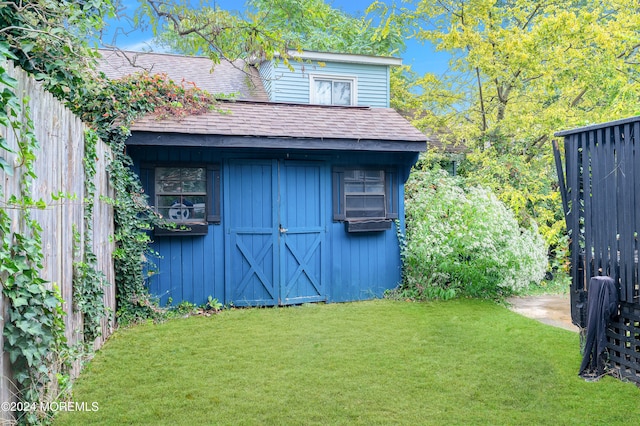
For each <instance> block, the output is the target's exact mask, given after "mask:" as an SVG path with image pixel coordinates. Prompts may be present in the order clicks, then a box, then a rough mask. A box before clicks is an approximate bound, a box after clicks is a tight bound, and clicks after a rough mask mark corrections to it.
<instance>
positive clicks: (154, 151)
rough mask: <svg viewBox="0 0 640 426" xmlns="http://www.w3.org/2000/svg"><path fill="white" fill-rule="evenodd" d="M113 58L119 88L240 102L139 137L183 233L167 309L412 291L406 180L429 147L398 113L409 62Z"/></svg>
mask: <svg viewBox="0 0 640 426" xmlns="http://www.w3.org/2000/svg"><path fill="white" fill-rule="evenodd" d="M101 53H102V55H103V58H102V60H101V64H100V69H101V71H103V72H104V73H105V74H106V75H107V77H109V78H119V77H122V76H125V75H128V74H132V73H135V72H137V71H139V70H141V69H146V70H150V71H151V72H152V73H166V74H167V75H168V77H169V78H171V79H172V80H174V81H176V82H180V81H191V82H194V83H195V84H196V86H197V87H199V88H202V89H205V90H207V91H208V92H209V93H227V94H231V93H234V94H235V95H236V98H235V100H233V101H221V102H220V105H219V106H220V109H221V110H222V111H211V112H208V113H205V114H202V115H194V116H188V117H185V118H183V119H181V120H179V121H178V120H174V119H162V120H158V119H157V118H156V117H153V116H147V117H144V118H142V119H140V120H138V121H136V122H135V123H134V124H133V126H132V127H131V132H132V134H131V137H130V138H129V140H128V141H127V150H128V153H129V155H130V156H131V158H132V159H133V162H134V168H135V170H136V172H137V173H139V176H140V178H141V181H142V183H143V186H144V188H145V190H146V192H147V194H148V196H149V202H150V204H151V205H153V206H154V208H155V209H157V211H158V213H160V214H162V215H163V217H165V218H169V219H170V220H171V221H174V222H175V223H176V224H177V225H178V228H177V229H176V230H162V229H156V230H155V231H154V234H153V240H154V242H153V249H154V250H155V251H156V252H157V253H159V257H158V259H156V260H155V263H156V265H157V270H156V271H155V274H153V275H152V276H151V278H150V282H149V285H150V290H151V293H152V294H155V295H157V296H158V297H159V299H160V303H161V305H165V304H167V303H168V302H169V301H172V302H173V303H174V304H175V303H179V302H181V301H188V302H191V303H196V304H203V303H205V302H206V301H207V298H208V297H209V296H211V297H213V298H217V299H218V300H219V301H220V302H222V303H225V304H234V305H236V306H268V305H289V304H299V303H306V302H318V301H325V302H344V301H353V300H362V299H370V298H374V297H379V296H381V295H382V294H383V293H384V291H385V290H387V289H391V288H393V287H395V286H396V285H397V284H398V283H399V281H400V279H401V260H400V249H399V241H398V236H397V233H398V230H400V231H402V230H403V229H404V205H403V199H404V182H405V181H406V179H407V177H408V175H409V171H410V169H411V167H412V165H413V164H414V163H415V162H416V160H417V158H418V155H419V153H420V152H422V151H424V150H425V149H426V142H427V140H426V139H427V138H426V137H425V136H424V135H423V134H422V133H421V132H419V131H418V130H417V129H415V128H414V127H413V126H412V125H411V124H410V123H409V122H407V121H406V120H405V119H404V118H402V117H401V116H400V115H399V114H398V113H397V112H395V111H394V110H393V109H391V108H389V91H390V88H389V72H390V67H391V66H394V65H399V64H400V60H399V59H397V58H388V57H374V56H364V55H350V54H349V55H347V54H335V53H322V52H303V53H301V54H299V56H300V57H299V58H298V60H296V61H292V63H291V64H292V65H293V68H294V69H293V70H290V69H288V68H287V67H286V66H284V65H282V64H281V63H280V64H278V63H276V62H274V61H265V62H262V63H259V64H253V65H251V64H247V63H244V62H241V61H238V62H234V63H233V64H232V63H228V62H222V63H221V64H219V65H216V66H215V68H214V67H213V63H212V62H211V61H210V60H209V59H207V58H202V57H186V56H179V55H170V54H154V53H144V54H142V53H132V52H125V53H124V54H126V55H127V56H129V59H125V57H124V54H123V53H122V52H112V51H102V52H101ZM134 65H135V66H134ZM138 67H140V68H138ZM212 70H213V72H212ZM394 222H395V223H397V227H396V225H395V224H394ZM183 228H184V229H186V230H183Z"/></svg>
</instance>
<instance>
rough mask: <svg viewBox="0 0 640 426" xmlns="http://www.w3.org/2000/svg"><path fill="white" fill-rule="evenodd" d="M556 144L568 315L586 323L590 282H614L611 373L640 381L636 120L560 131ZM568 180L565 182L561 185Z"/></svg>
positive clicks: (639, 146)
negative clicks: (566, 241) (616, 309)
mask: <svg viewBox="0 0 640 426" xmlns="http://www.w3.org/2000/svg"><path fill="white" fill-rule="evenodd" d="M557 136H563V137H564V151H565V161H564V170H563V165H562V162H561V159H560V152H559V149H558V147H557V145H555V144H554V151H555V155H556V165H557V167H558V176H559V178H560V189H561V192H562V195H563V197H562V198H563V205H564V210H565V215H566V223H567V230H568V232H569V238H570V252H571V277H572V284H571V293H570V294H571V317H572V320H573V322H574V323H575V324H576V325H578V326H580V327H582V328H584V327H586V326H587V297H588V291H587V290H588V283H589V281H590V280H591V278H592V277H594V276H598V275H606V276H610V277H612V278H613V279H614V280H615V282H616V283H617V285H618V295H619V299H620V315H619V316H618V319H617V320H616V321H615V322H614V323H613V324H612V325H611V326H610V327H609V329H608V330H607V341H608V343H607V348H608V351H609V358H610V360H611V362H612V364H613V367H615V372H616V373H617V374H619V375H620V376H622V377H625V378H627V379H629V380H632V381H634V382H637V383H640V280H639V278H640V275H639V271H638V248H639V247H638V245H639V244H638V237H639V235H638V233H639V232H640V117H634V118H630V119H625V120H619V121H614V122H609V123H604V124H600V125H593V126H588V127H583V128H580V129H574V130H568V131H565V132H560V133H557ZM565 177H566V180H565Z"/></svg>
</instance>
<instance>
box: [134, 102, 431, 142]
mask: <svg viewBox="0 0 640 426" xmlns="http://www.w3.org/2000/svg"><path fill="white" fill-rule="evenodd" d="M220 107H221V109H222V110H223V111H225V113H220V112H217V111H212V112H209V113H206V114H203V115H193V116H188V117H184V118H182V119H180V120H175V119H166V118H164V119H162V120H158V119H157V118H156V117H153V116H146V117H144V118H142V119H140V120H138V121H136V122H135V123H134V124H133V126H132V127H131V130H132V131H145V132H156V133H183V134H194V135H197V134H202V135H205V134H206V135H223V136H256V137H282V138H317V139H350V140H385V141H411V142H423V141H424V142H426V140H427V138H426V136H425V135H424V134H423V133H421V132H420V131H419V130H418V129H416V128H415V127H413V126H412V125H411V124H410V123H409V122H408V121H407V120H406V119H404V118H403V117H402V116H400V114H398V113H397V112H396V111H394V110H393V109H391V108H368V107H336V106H320V105H306V104H284V103H261V102H241V101H239V102H221V103H220Z"/></svg>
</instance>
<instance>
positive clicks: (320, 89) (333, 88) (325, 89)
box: [309, 75, 357, 105]
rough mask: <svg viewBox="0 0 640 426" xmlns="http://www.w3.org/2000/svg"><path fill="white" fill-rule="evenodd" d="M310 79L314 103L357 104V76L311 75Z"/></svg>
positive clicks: (311, 95) (311, 98)
mask: <svg viewBox="0 0 640 426" xmlns="http://www.w3.org/2000/svg"><path fill="white" fill-rule="evenodd" d="M309 80H310V81H309V83H310V90H311V93H310V100H311V103H312V104H320V105H356V104H357V89H356V88H357V79H356V78H355V77H334V76H321V75H311V76H309Z"/></svg>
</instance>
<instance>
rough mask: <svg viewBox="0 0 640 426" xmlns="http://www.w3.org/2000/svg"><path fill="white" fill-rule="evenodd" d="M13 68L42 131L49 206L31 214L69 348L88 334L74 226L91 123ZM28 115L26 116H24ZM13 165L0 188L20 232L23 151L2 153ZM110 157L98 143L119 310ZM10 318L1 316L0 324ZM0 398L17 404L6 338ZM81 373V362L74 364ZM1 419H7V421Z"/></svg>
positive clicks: (104, 236)
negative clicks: (13, 200) (76, 279)
mask: <svg viewBox="0 0 640 426" xmlns="http://www.w3.org/2000/svg"><path fill="white" fill-rule="evenodd" d="M3 66H4V67H6V68H8V69H9V74H10V75H12V76H13V77H14V78H15V79H17V80H18V89H17V94H18V96H20V97H27V98H28V99H29V102H28V105H29V110H30V114H31V119H32V120H33V123H34V128H35V134H36V137H37V140H38V141H39V143H40V148H39V150H38V152H37V153H36V157H37V160H36V162H35V174H36V175H37V179H36V180H35V182H34V183H33V186H32V193H31V196H32V198H33V199H35V200H38V199H42V200H43V201H45V202H46V203H47V207H46V208H45V209H32V210H31V215H32V218H33V219H35V220H37V221H38V223H39V224H40V225H41V227H42V229H43V232H42V251H43V256H44V258H43V266H44V268H43V270H42V274H41V276H42V278H44V279H46V280H47V281H49V282H50V285H52V286H53V285H54V284H55V285H57V286H58V287H59V288H60V290H61V293H62V296H63V298H64V301H65V306H64V309H65V312H66V313H67V316H66V318H65V325H66V337H67V339H68V342H69V344H70V345H74V344H76V343H78V341H79V340H80V339H81V335H80V332H81V331H82V326H83V324H82V315H81V314H80V313H79V312H77V311H76V310H75V309H74V306H73V269H74V262H75V261H78V260H80V259H81V256H82V244H80V250H81V251H80V252H78V253H76V255H74V230H76V231H77V232H79V233H80V237H81V239H82V238H83V237H84V205H85V204H86V203H87V202H88V201H89V200H87V199H86V198H85V180H86V178H85V171H84V166H83V158H84V152H85V149H84V137H85V136H84V132H85V126H84V125H83V123H82V122H81V121H80V119H78V118H77V117H75V116H74V115H73V114H72V113H71V112H70V111H69V110H68V109H67V108H66V107H65V106H64V105H63V104H61V103H60V102H58V101H57V100H56V99H55V98H54V97H53V96H52V95H51V94H49V93H48V92H46V91H44V90H43V89H42V88H41V86H40V85H39V84H38V83H37V82H36V81H35V80H33V79H32V78H30V77H29V76H27V74H26V73H24V72H23V71H22V70H20V69H17V68H13V67H12V65H11V64H7V63H5V64H3ZM24 118H26V117H23V119H24ZM0 132H2V134H3V135H4V136H5V137H6V138H7V140H8V143H9V146H11V147H12V148H14V150H15V151H16V152H17V151H19V150H18V149H17V146H18V145H17V140H16V135H15V134H14V132H13V131H12V130H11V129H9V128H4V127H1V126H0ZM3 156H4V157H5V159H6V160H7V161H8V162H9V164H11V165H13V166H15V167H14V174H13V176H9V175H7V174H5V173H4V172H2V171H0V179H1V180H0V185H2V189H3V193H4V199H2V200H0V202H2V208H3V209H6V211H7V212H8V213H9V215H10V217H11V219H12V228H13V229H12V230H13V232H16V231H24V230H22V229H20V226H21V225H20V223H21V222H20V221H19V220H18V218H19V215H20V214H21V212H20V210H19V209H15V208H12V206H10V205H8V203H7V202H8V200H9V197H10V195H11V194H16V195H18V194H19V193H20V181H21V176H22V174H23V173H24V170H23V168H21V167H20V164H19V156H18V155H17V154H9V153H3ZM110 158H111V152H110V150H109V148H108V147H107V146H106V145H105V144H103V143H102V142H99V143H98V147H97V155H96V158H95V159H93V161H95V162H96V164H97V174H96V176H95V178H94V181H95V184H96V187H97V189H96V193H95V195H94V199H93V202H94V216H93V230H94V232H93V252H94V253H95V254H96V256H97V258H98V269H99V270H100V271H102V273H104V275H105V277H106V279H107V282H108V283H109V285H108V286H107V287H106V288H105V289H104V291H105V295H104V304H105V306H107V307H108V308H110V309H111V312H114V311H115V284H114V283H115V277H114V268H113V250H114V243H113V239H112V238H110V236H112V235H113V233H114V225H113V223H114V222H113V208H112V206H111V205H109V204H108V203H107V202H105V201H104V199H103V198H102V197H108V198H112V197H113V190H112V188H111V187H110V185H109V179H108V175H107V165H108V163H109V161H110ZM58 193H63V194H66V195H67V197H63V198H60V199H59V200H53V199H52V197H51V194H58ZM6 304H7V301H6V300H4V299H3V298H1V297H0V313H2V314H3V315H2V318H6V312H7V306H6ZM112 324H113V318H105V319H103V324H102V336H101V337H100V338H99V339H97V341H96V342H95V343H94V347H96V348H97V347H100V346H101V345H102V343H103V342H104V339H106V337H108V335H109V334H110V332H111V327H112ZM3 328H4V322H3V320H2V319H0V329H3ZM0 351H1V352H2V357H0V402H5V401H11V400H13V398H14V389H13V386H12V384H11V369H10V365H9V359H8V356H7V354H5V353H4V350H3V339H0ZM74 371H75V372H78V371H79V362H78V363H77V364H76V366H75V368H74ZM9 414H10V413H2V414H1V415H0V422H2V420H7V421H9V420H10V418H9V417H8V415H9ZM2 416H5V417H4V418H3V417H2Z"/></svg>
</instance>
